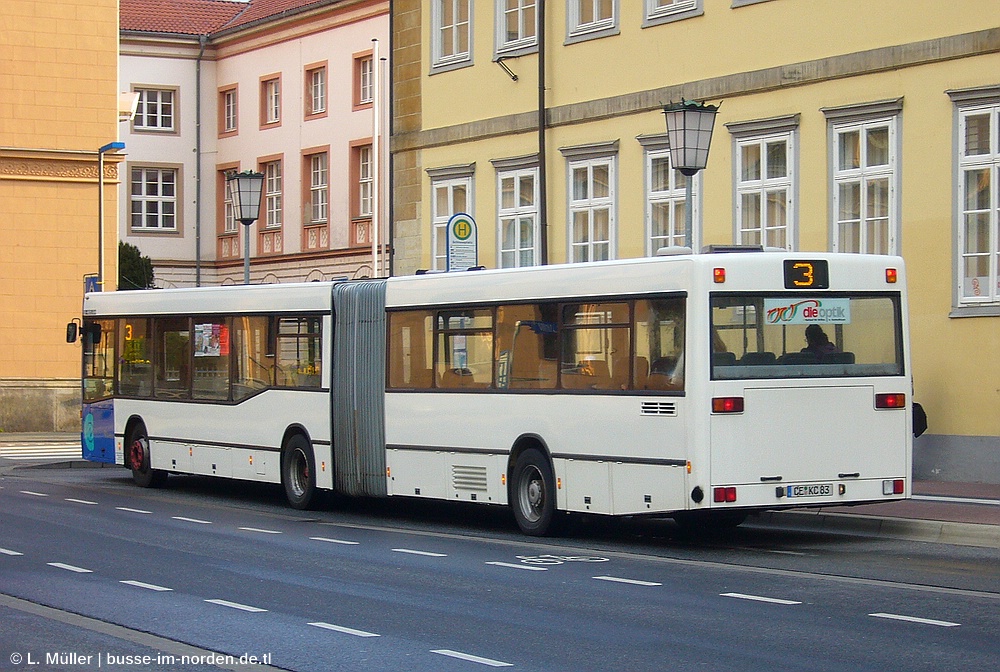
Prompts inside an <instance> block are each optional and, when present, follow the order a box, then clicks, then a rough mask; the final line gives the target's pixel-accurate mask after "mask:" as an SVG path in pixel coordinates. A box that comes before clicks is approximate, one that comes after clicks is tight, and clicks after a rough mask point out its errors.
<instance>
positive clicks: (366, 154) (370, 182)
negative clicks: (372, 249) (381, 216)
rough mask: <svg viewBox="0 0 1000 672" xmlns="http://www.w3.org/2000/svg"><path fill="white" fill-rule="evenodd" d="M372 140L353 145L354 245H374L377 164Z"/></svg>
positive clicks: (357, 141)
mask: <svg viewBox="0 0 1000 672" xmlns="http://www.w3.org/2000/svg"><path fill="white" fill-rule="evenodd" d="M371 142H372V141H371V138H365V139H363V140H356V141H354V142H352V143H351V158H350V161H351V166H350V175H349V180H350V184H351V188H350V189H351V191H350V197H351V203H350V208H351V210H350V212H351V225H352V227H353V232H352V234H351V244H352V245H369V244H371V243H372V215H373V214H374V210H375V207H376V202H375V199H376V194H375V163H374V154H373V153H372V144H371Z"/></svg>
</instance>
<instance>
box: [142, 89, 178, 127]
mask: <svg viewBox="0 0 1000 672" xmlns="http://www.w3.org/2000/svg"><path fill="white" fill-rule="evenodd" d="M135 91H136V93H138V94H139V104H138V106H137V107H136V111H135V119H134V120H133V122H132V126H133V128H134V129H135V130H137V131H175V130H177V127H176V118H175V116H176V115H175V114H174V103H175V98H176V95H175V92H174V91H171V90H160V89H136V90H135Z"/></svg>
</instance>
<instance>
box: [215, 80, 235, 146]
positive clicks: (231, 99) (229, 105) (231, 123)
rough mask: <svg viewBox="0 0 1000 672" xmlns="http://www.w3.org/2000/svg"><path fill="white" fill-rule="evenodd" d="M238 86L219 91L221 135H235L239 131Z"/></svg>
mask: <svg viewBox="0 0 1000 672" xmlns="http://www.w3.org/2000/svg"><path fill="white" fill-rule="evenodd" d="M238 102H239V98H238V97H237V90H236V86H232V87H228V88H225V89H220V90H219V135H220V136H227V135H235V134H236V132H237V131H238V130H239V107H238V105H237V103H238Z"/></svg>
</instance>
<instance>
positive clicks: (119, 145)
mask: <svg viewBox="0 0 1000 672" xmlns="http://www.w3.org/2000/svg"><path fill="white" fill-rule="evenodd" d="M123 149H125V143H124V142H121V141H116V142H109V143H108V144H106V145H104V146H103V147H101V148H100V149H98V150H97V291H98V292H103V291H104V153H105V152H120V151H122V150H123Z"/></svg>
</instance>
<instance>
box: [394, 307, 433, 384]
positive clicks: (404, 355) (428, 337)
mask: <svg viewBox="0 0 1000 672" xmlns="http://www.w3.org/2000/svg"><path fill="white" fill-rule="evenodd" d="M432 326H433V316H432V314H431V313H430V312H429V311H426V310H406V311H394V312H391V313H389V352H388V357H389V366H388V370H389V388H390V389H397V390H398V389H416V390H426V389H430V388H431V386H432V385H431V383H432V380H433V377H432V369H431V348H432V346H433V343H434V341H433V331H432Z"/></svg>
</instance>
